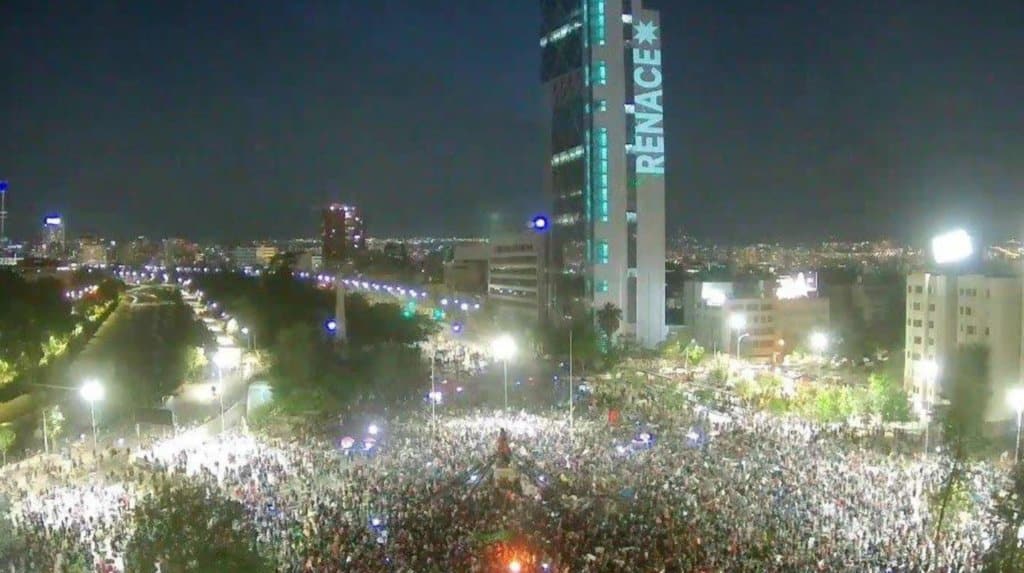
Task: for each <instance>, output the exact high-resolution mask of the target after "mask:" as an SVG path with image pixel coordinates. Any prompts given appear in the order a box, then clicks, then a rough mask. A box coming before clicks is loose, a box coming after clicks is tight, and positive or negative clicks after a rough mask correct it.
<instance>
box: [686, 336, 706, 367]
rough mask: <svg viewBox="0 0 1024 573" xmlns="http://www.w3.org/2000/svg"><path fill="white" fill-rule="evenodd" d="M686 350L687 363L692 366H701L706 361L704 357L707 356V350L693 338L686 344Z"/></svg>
mask: <svg viewBox="0 0 1024 573" xmlns="http://www.w3.org/2000/svg"><path fill="white" fill-rule="evenodd" d="M684 352H685V353H686V364H687V366H690V367H693V366H699V365H700V363H701V362H703V361H704V357H705V356H707V350H706V349H705V348H704V347H703V346H701V345H699V344H697V342H696V341H693V340H691V341H690V343H689V344H687V345H686V348H685V349H684Z"/></svg>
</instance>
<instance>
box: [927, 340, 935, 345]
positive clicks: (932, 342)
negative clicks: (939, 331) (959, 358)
mask: <svg viewBox="0 0 1024 573" xmlns="http://www.w3.org/2000/svg"><path fill="white" fill-rule="evenodd" d="M928 346H935V339H934V338H929V339H928Z"/></svg>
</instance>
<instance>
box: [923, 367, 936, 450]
mask: <svg viewBox="0 0 1024 573" xmlns="http://www.w3.org/2000/svg"><path fill="white" fill-rule="evenodd" d="M921 366H922V370H923V374H924V392H923V393H922V394H923V396H922V398H921V420H922V421H923V422H924V455H925V456H927V455H928V446H929V441H930V438H931V427H932V393H933V392H934V391H935V382H936V380H938V377H939V364H938V363H937V362H935V361H934V360H927V361H925V362H924V363H922V365H921Z"/></svg>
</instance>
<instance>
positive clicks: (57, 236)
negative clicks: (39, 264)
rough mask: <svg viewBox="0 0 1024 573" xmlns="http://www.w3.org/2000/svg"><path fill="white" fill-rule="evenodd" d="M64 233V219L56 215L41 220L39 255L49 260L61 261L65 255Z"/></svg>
mask: <svg viewBox="0 0 1024 573" xmlns="http://www.w3.org/2000/svg"><path fill="white" fill-rule="evenodd" d="M64 233H65V229H64V218H63V217H61V216H60V215H58V214H53V215H47V216H46V217H45V218H44V219H43V229H42V235H41V237H40V241H39V255H40V256H42V257H46V258H51V259H63V258H64V256H65V255H66V254H67V244H66V243H65V238H64Z"/></svg>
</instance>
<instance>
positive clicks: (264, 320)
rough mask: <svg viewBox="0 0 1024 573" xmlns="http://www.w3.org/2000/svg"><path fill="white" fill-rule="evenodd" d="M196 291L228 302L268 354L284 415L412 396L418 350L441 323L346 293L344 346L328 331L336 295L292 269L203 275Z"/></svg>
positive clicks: (419, 369)
mask: <svg viewBox="0 0 1024 573" xmlns="http://www.w3.org/2000/svg"><path fill="white" fill-rule="evenodd" d="M198 287H199V288H200V289H201V290H203V291H204V292H205V293H206V294H207V295H208V296H209V298H210V299H212V300H216V301H218V302H220V303H221V304H223V305H224V308H226V309H228V310H229V311H230V312H231V314H232V315H233V316H235V317H236V318H237V319H238V321H239V323H240V324H243V325H245V326H247V327H248V328H249V329H250V330H251V331H252V332H253V333H254V334H255V335H256V340H257V343H258V344H259V346H260V347H261V348H263V349H266V350H267V351H268V352H269V355H270V357H271V364H272V365H271V370H270V375H271V378H272V384H273V386H274V391H275V397H276V398H277V400H276V401H277V403H278V405H279V408H281V409H284V410H287V411H290V412H293V413H305V414H309V413H321V414H325V413H328V412H331V411H333V410H335V409H337V407H338V406H339V405H340V404H341V403H343V402H345V401H348V400H350V399H352V398H354V397H356V396H370V395H373V396H377V397H381V396H385V395H387V396H393V397H400V396H403V395H407V394H408V392H409V391H410V389H411V388H413V387H421V386H422V382H423V380H425V379H426V376H427V373H426V372H427V370H426V368H427V367H426V364H425V363H424V361H423V359H422V357H421V355H420V351H419V349H418V347H417V346H416V344H417V343H419V342H422V341H424V340H426V338H427V337H428V336H429V335H430V333H432V332H433V331H434V329H435V328H436V327H437V323H436V322H435V321H433V320H432V319H430V318H429V317H426V316H424V315H422V314H416V313H414V314H413V315H411V316H410V315H409V314H408V313H406V312H403V311H404V310H405V309H404V308H403V307H402V306H399V305H398V304H394V303H376V304H373V303H371V302H370V301H368V300H367V299H366V298H365V297H364V296H362V295H360V294H348V295H346V298H345V327H346V334H347V343H346V344H345V345H344V346H339V345H338V344H337V341H336V340H335V339H334V337H333V334H332V333H330V332H328V331H327V330H326V329H325V328H324V324H325V322H326V321H327V320H328V319H329V318H331V317H333V315H334V311H335V309H334V304H335V292H334V291H333V290H322V289H319V288H317V287H316V286H314V285H312V284H310V283H307V282H304V281H298V280H295V279H294V278H293V276H292V273H291V270H290V269H289V268H287V267H282V268H280V269H279V270H278V271H277V272H275V273H272V274H270V275H267V276H264V277H261V278H254V277H246V276H243V275H233V274H224V275H215V276H206V277H203V278H201V279H199V281H198Z"/></svg>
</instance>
